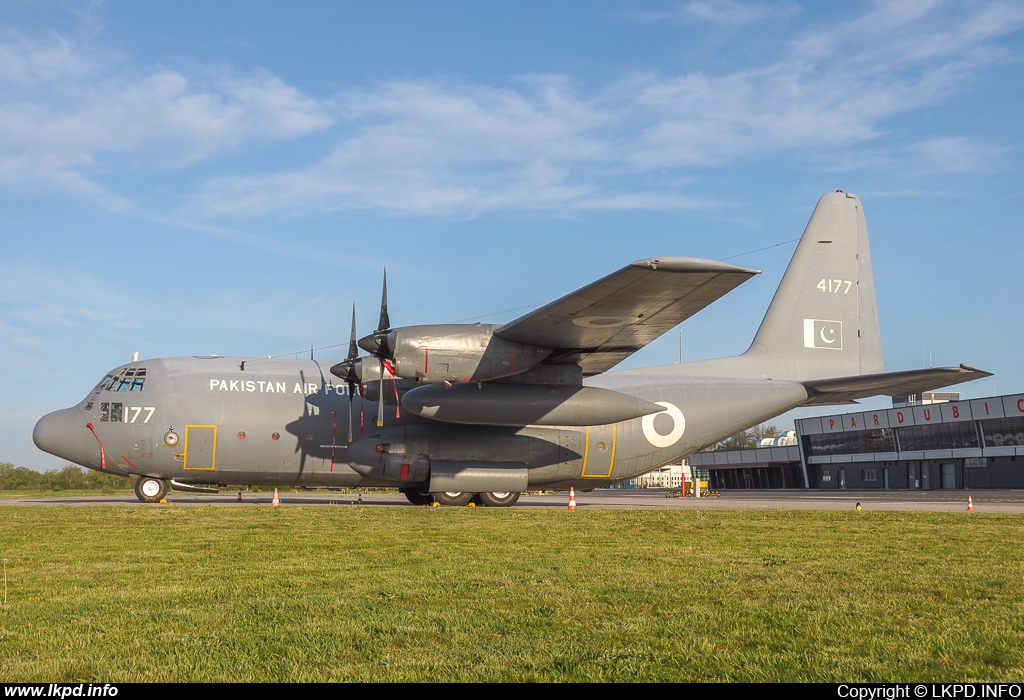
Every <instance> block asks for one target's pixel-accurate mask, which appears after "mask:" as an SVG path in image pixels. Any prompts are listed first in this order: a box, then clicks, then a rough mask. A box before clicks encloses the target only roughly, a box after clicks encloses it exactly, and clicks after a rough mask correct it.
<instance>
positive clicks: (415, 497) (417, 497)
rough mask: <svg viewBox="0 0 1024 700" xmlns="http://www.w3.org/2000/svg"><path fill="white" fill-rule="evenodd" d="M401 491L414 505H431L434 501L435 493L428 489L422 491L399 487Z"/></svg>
mask: <svg viewBox="0 0 1024 700" xmlns="http://www.w3.org/2000/svg"><path fill="white" fill-rule="evenodd" d="M399 491H401V492H402V495H403V496H405V497H406V498H407V499H408V500H409V503H412V504H413V505H414V506H429V505H430V504H431V503H433V502H434V494H432V493H429V492H427V491H420V490H419V489H399Z"/></svg>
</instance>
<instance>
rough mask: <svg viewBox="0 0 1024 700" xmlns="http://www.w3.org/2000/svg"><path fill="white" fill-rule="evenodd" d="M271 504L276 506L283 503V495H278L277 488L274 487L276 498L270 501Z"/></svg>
mask: <svg viewBox="0 0 1024 700" xmlns="http://www.w3.org/2000/svg"><path fill="white" fill-rule="evenodd" d="M270 505H272V506H274V507H275V508H277V507H278V506H279V505H281V497H280V496H278V495H277V489H274V500H272V501H271V502H270Z"/></svg>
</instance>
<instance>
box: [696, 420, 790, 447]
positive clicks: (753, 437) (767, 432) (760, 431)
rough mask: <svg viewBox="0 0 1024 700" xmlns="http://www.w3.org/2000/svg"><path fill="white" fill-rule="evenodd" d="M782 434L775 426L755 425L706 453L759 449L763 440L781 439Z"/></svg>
mask: <svg viewBox="0 0 1024 700" xmlns="http://www.w3.org/2000/svg"><path fill="white" fill-rule="evenodd" d="M780 435H781V432H780V431H779V429H778V428H776V427H775V426H774V425H755V426H754V427H753V428H750V429H749V430H744V431H743V432H742V433H737V434H736V435H733V436H732V437H729V438H726V439H725V440H722V441H721V442H719V443H717V444H716V445H715V446H714V447H709V448H708V449H707V450H705V451H706V452H712V451H714V450H749V449H751V448H754V447H757V446H758V445H759V444H760V442H761V438H774V437H779V436H780Z"/></svg>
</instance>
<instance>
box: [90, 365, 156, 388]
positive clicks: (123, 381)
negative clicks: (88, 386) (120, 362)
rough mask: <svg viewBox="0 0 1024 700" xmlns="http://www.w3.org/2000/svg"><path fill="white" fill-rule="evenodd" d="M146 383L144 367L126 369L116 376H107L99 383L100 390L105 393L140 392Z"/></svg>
mask: <svg viewBox="0 0 1024 700" xmlns="http://www.w3.org/2000/svg"><path fill="white" fill-rule="evenodd" d="M145 383H146V368H145V367H127V368H125V369H123V370H121V371H120V372H118V373H117V374H108V375H107V376H106V377H104V378H103V381H102V382H100V388H101V389H106V390H107V391H142V385H143V384H145Z"/></svg>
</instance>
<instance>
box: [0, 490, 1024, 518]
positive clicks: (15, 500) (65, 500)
mask: <svg viewBox="0 0 1024 700" xmlns="http://www.w3.org/2000/svg"><path fill="white" fill-rule="evenodd" d="M667 494H668V491H666V490H665V489H598V490H595V491H591V492H588V493H583V492H577V493H576V506H577V508H578V509H579V510H591V509H598V508H617V509H636V508H641V509H664V510H673V509H679V508H704V509H716V510H717V509H724V510H854V509H856V506H857V503H860V504H861V507H862V508H863V510H904V511H932V512H966V510H967V497H968V495H970V496H971V497H972V499H973V502H974V510H975V512H978V513H1024V490H999V491H970V492H967V491H959V490H958V491H831V492H830V491H806V490H781V489H780V490H771V491H753V490H751V491H746V490H744V491H724V492H722V495H721V496H718V497H714V496H712V497H705V498H678V497H669V496H668V495H667ZM237 495H238V492H237V490H234V491H232V490H224V491H222V492H221V493H220V494H193V493H184V492H179V491H172V492H171V493H170V494H169V498H168V501H169V502H170V504H172V505H204V506H221V507H237V508H241V507H247V506H249V507H251V506H270V501H271V499H272V498H273V494H272V493H267V492H265V491H261V492H248V491H244V492H243V493H242V503H237V502H236V499H237ZM280 496H281V504H282V506H289V505H320V506H340V505H344V506H352V505H357V503H356V501H357V498H358V496H357V495H356V494H355V493H342V492H340V491H328V490H318V491H294V492H293V491H282V492H281V494H280ZM568 502H569V494H568V493H566V492H558V493H557V494H552V495H528V494H523V496H522V497H521V498H520V499H519V502H518V503H517V504H516V505H515V506H514V507H516V508H563V509H564V508H567V506H568ZM0 506H135V507H144V508H158V507H161V506H159V505H149V504H144V503H140V502H139V501H138V499H136V498H135V496H134V495H130V494H124V495H116V496H104V495H96V496H91V495H90V496H74V497H61V496H46V497H32V498H19V497H9V496H5V497H0ZM363 506H391V507H408V508H413V507H415V506H412V505H411V504H410V503H409V502H408V501H407V500H406V499H405V497H404V496H402V495H401V494H399V493H367V494H363Z"/></svg>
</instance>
